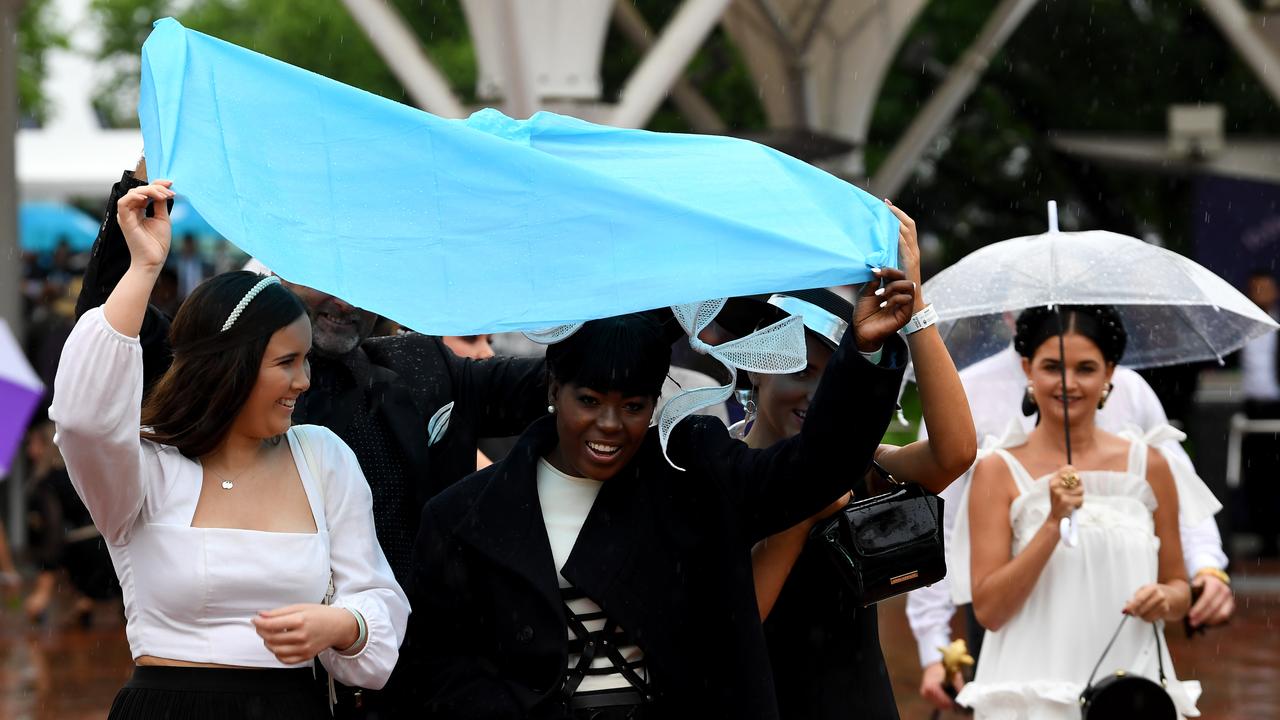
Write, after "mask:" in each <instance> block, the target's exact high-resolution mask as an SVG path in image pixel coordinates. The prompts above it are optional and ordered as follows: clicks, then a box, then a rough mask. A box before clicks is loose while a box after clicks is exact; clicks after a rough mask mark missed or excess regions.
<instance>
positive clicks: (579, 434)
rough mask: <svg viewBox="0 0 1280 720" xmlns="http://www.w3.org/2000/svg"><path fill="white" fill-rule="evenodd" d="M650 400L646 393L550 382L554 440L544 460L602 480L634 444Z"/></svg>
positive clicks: (645, 425)
mask: <svg viewBox="0 0 1280 720" xmlns="http://www.w3.org/2000/svg"><path fill="white" fill-rule="evenodd" d="M655 400H656V398H653V397H650V396H648V395H624V394H623V393H622V392H620V391H617V390H614V391H610V392H603V393H602V392H597V391H595V390H592V389H590V388H587V387H582V386H580V385H574V384H573V383H564V384H560V383H553V384H552V386H551V404H552V405H553V406H555V418H556V432H557V433H558V434H559V436H560V442H559V444H558V445H557V446H556V449H555V450H553V451H552V452H551V454H550V455H548V456H547V460H549V461H550V462H551V464H552V465H554V466H555V468H556V469H557V470H559V471H561V472H563V473H565V474H567V475H572V476H574V477H585V478H590V479H592V480H608V479H609V478H611V477H613V476H614V475H617V474H618V472H619V471H620V470H622V468H624V467H626V465H627V463H629V462H631V458H633V457H635V454H636V451H637V450H639V449H640V445H641V444H642V443H643V442H644V436H645V434H646V433H647V432H648V431H649V421H650V420H651V419H652V418H653V407H654V402H655Z"/></svg>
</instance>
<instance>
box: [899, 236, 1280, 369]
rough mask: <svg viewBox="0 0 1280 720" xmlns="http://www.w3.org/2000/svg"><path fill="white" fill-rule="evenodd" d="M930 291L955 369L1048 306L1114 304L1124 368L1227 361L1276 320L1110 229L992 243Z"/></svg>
mask: <svg viewBox="0 0 1280 720" xmlns="http://www.w3.org/2000/svg"><path fill="white" fill-rule="evenodd" d="M924 293H925V296H926V297H927V298H929V301H930V302H932V303H933V305H934V308H935V309H936V310H937V312H938V317H939V319H940V323H939V329H940V331H941V333H942V338H943V340H944V341H945V342H946V344H947V349H948V350H949V351H950V352H951V357H952V358H953V359H954V360H955V363H956V367H965V366H968V365H971V364H973V363H975V362H977V361H979V360H981V359H983V358H985V357H988V356H990V355H994V354H995V353H997V352H999V351H1001V350H1003V349H1004V348H1006V347H1008V346H1009V343H1010V341H1011V339H1012V337H1013V330H1012V327H1013V319H1014V317H1016V315H1017V313H1018V312H1019V311H1021V310H1023V309H1025V308H1029V307H1036V306H1045V305H1114V306H1115V307H1116V309H1117V310H1119V312H1120V315H1121V317H1122V319H1123V320H1124V326H1125V330H1126V331H1127V332H1128V335H1129V341H1128V344H1127V346H1126V348H1125V354H1124V360H1123V362H1124V364H1125V365H1126V366H1129V367H1134V368H1141V367H1154V366H1158V365H1170V364H1173V363H1184V362H1196V361H1202V360H1218V361H1221V360H1222V358H1223V357H1225V356H1226V355H1228V354H1230V353H1232V352H1234V351H1236V350H1238V349H1240V348H1241V347H1243V346H1244V345H1245V343H1247V342H1249V341H1250V340H1252V339H1253V338H1255V337H1258V336H1259V335H1263V334H1265V333H1268V332H1272V331H1274V330H1275V329H1276V328H1277V324H1276V322H1275V321H1274V320H1272V319H1271V318H1270V317H1269V316H1268V315H1267V314H1266V313H1264V312H1262V310H1260V309H1258V307H1257V306H1256V305H1254V304H1253V303H1252V302H1250V301H1249V299H1248V298H1246V297H1245V296H1244V295H1243V294H1241V293H1240V292H1239V291H1238V290H1236V289H1235V288H1233V287H1231V285H1230V284H1228V283H1227V282H1226V281H1225V280H1223V279H1222V278H1220V277H1218V276H1217V275H1215V274H1213V273H1212V272H1210V271H1209V270H1207V269H1206V268H1204V267H1203V266H1201V265H1199V264H1197V263H1195V262H1194V261H1192V260H1190V259H1188V258H1186V257H1183V256H1182V255H1179V254H1177V253H1174V252H1171V251H1169V250H1165V249H1164V248H1160V247H1156V246H1155V245H1151V244H1150V243H1145V242H1143V241H1141V240H1139V239H1137V238H1133V237H1129V236H1127V235H1119V234H1117V233H1113V232H1105V231H1101V230H1093V231H1088V232H1049V233H1045V234H1043V235H1035V236H1031V237H1020V238H1014V239H1012V240H1005V241H1004V242H998V243H995V244H993V245H988V246H986V247H984V248H982V249H980V250H977V251H975V252H973V253H971V254H969V255H967V256H966V257H965V258H964V259H962V260H960V262H958V263H956V264H954V265H952V266H951V267H949V268H947V269H946V270H943V271H942V272H940V273H938V274H937V275H936V276H934V277H933V278H932V279H930V280H929V282H927V283H925V284H924Z"/></svg>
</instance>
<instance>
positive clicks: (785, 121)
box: [724, 0, 927, 180]
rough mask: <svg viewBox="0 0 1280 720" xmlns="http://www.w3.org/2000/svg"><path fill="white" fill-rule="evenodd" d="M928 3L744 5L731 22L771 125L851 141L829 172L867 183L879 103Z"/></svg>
mask: <svg viewBox="0 0 1280 720" xmlns="http://www.w3.org/2000/svg"><path fill="white" fill-rule="evenodd" d="M926 4H927V0H893V1H892V2H890V1H889V0H738V1H737V2H735V3H734V4H733V6H732V7H731V8H730V9H729V11H728V12H727V13H726V14H725V17H724V27H725V30H726V32H728V34H729V37H730V38H732V39H733V41H734V42H735V43H736V44H737V45H738V47H740V48H742V49H743V56H744V59H745V61H746V63H747V67H748V68H749V69H750V71H751V74H752V76H753V77H754V78H755V80H756V83H757V85H758V87H759V89H760V97H761V100H762V102H763V104H764V109H765V114H766V117H767V118H768V121H769V126H770V127H771V128H773V129H775V130H780V131H799V132H807V133H811V134H815V135H818V136H822V137H825V138H827V139H828V140H831V141H835V142H836V143H844V144H845V145H846V147H847V148H848V149H847V151H845V152H841V153H838V154H836V155H834V156H831V157H827V158H822V159H820V161H819V163H818V164H820V165H822V166H823V167H824V168H825V169H827V170H829V171H832V172H834V173H836V174H838V175H841V176H843V177H846V178H849V179H854V180H861V179H862V178H863V177H864V175H865V169H864V167H863V157H862V150H863V147H864V146H865V144H866V140H867V130H868V128H869V126H870V124H871V114H872V111H873V110H874V108H875V100H876V98H877V97H878V96H879V94H880V87H881V85H882V84H883V83H884V78H885V75H887V74H888V71H889V67H890V65H891V63H892V62H893V60H894V57H895V56H896V54H897V51H898V47H899V46H900V45H901V43H902V40H903V38H904V37H905V36H906V33H907V31H908V30H909V29H910V28H911V25H912V24H913V23H914V22H915V20H916V18H917V17H918V16H919V14H920V11H922V10H923V9H924V7H925V5H926Z"/></svg>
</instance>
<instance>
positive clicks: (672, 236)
mask: <svg viewBox="0 0 1280 720" xmlns="http://www.w3.org/2000/svg"><path fill="white" fill-rule="evenodd" d="M138 115H139V117H140V118H141V121H142V132H143V137H144V139H145V142H146V154H147V166H148V172H149V173H150V175H151V177H154V178H169V179H171V180H173V182H174V190H175V191H177V192H179V193H180V194H182V195H185V196H186V197H188V198H189V199H190V201H191V203H192V205H193V206H194V207H195V208H196V210H197V211H198V212H199V213H200V215H201V216H203V217H204V218H205V219H206V220H208V221H209V223H210V224H211V225H213V227H214V228H216V229H217V231H218V232H219V233H221V234H222V235H223V236H224V237H226V238H228V239H230V240H231V241H232V242H234V243H235V244H237V245H238V246H240V248H241V249H243V250H244V251H245V252H247V253H250V254H252V255H253V256H255V257H257V258H258V259H260V260H261V261H262V262H264V263H265V264H266V265H267V266H268V267H270V268H272V270H274V271H275V272H277V273H279V274H280V275H281V276H283V277H284V278H286V279H288V280H291V281H293V282H297V283H301V284H304V285H309V286H311V287H314V288H317V289H319V290H323V291H325V292H328V293H331V294H333V295H336V296H338V297H341V298H343V299H344V300H346V301H348V302H351V303H353V304H355V305H358V306H360V307H363V308H365V309H367V310H372V311H374V312H378V313H381V314H383V315H386V316H388V317H390V318H392V319H394V320H396V321H398V322H401V323H403V324H404V325H407V326H408V327H411V328H413V329H415V330H418V331H422V332H428V333H433V334H450V335H454V334H473V333H479V332H496V331H506V330H518V329H527V328H542V327H548V326H552V325H559V324H563V323H570V322H578V321H582V320H588V319H592V318H598V317H605V316H609V315H615V314H620V313H624V312H633V311H637V310H644V309H649V308H654V307H661V306H666V305H672V304H676V303H685V302H694V301H699V300H705V299H709V298H718V297H725V296H731V295H746V294H755V293H764V292H773V291H776V290H783V289H796V288H809V287H820V286H828V285H837V284H843V283H853V282H862V281H865V280H867V279H868V278H869V277H870V275H869V272H868V268H870V267H872V266H880V265H886V266H892V265H896V263H897V237H898V223H897V219H896V218H895V217H894V216H893V214H892V213H890V212H889V211H888V209H887V208H886V207H885V206H884V204H883V203H882V202H881V201H879V200H877V199H876V198H874V197H872V196H870V195H868V194H866V193H864V192H862V191H861V190H859V189H857V188H855V187H854V186H853V185H850V184H848V183H846V182H844V181H842V180H839V179H838V178H835V177H833V176H831V175H829V174H827V173H825V172H822V171H820V170H818V169H816V168H814V167H812V166H810V165H808V164H806V163H803V162H801V161H799V160H796V159H794V158H791V157H789V156H786V155H784V154H782V153H779V152H776V151H774V150H772V149H770V148H767V147H764V146H762V145H758V144H756V143H752V142H748V141H745V140H739V139H734V138H726V137H718V136H704V135H680V134H667V133H654V132H647V131H643V130H626V129H619V128H612V127H606V126H601V125H595V124H592V123H588V122H584V121H581V120H576V119H573V118H568V117H563V116H559V115H555V114H551V113H539V114H537V115H535V116H533V117H532V118H530V119H528V120H523V121H517V120H512V119H510V118H507V117H506V116H504V115H502V114H501V113H499V112H496V111H494V110H484V111H481V112H478V113H476V114H475V115H473V116H472V117H471V118H470V119H468V120H465V121H462V120H445V119H442V118H438V117H435V116H433V115H431V114H429V113H425V112H422V111H420V110H416V109H414V108H411V107H408V106H406V105H403V104H400V103H397V102H394V101H391V100H387V99H385V98H381V97H378V96H375V95H371V94H369V93H366V92H363V91H361V90H357V89H355V88H352V87H349V86H346V85H343V84H341V83H338V82H336V81H333V80H330V79H328V78H325V77H321V76H319V75H316V74H314V73H310V72H307V71H305V70H302V69H300V68H296V67H293V66H290V65H287V64H285V63H282V62H279V61H276V60H273V59H271V58H267V57H264V56H262V55H259V54H257V53H254V52H251V51H249V50H245V49H243V48H240V47H237V46H235V45H231V44H229V43H226V42H222V41H220V40H217V39H215V38H212V37H209V36H207V35H203V34H201V33H198V32H194V31H191V30H187V29H186V28H184V27H183V26H182V25H181V24H179V23H178V22H177V21H176V20H173V19H171V18H166V19H164V20H160V21H158V22H157V23H156V24H155V28H154V30H153V31H152V33H151V36H150V38H148V40H147V42H146V44H145V45H143V48H142V93H141V99H140V101H139V106H138Z"/></svg>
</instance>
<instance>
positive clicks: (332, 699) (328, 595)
mask: <svg viewBox="0 0 1280 720" xmlns="http://www.w3.org/2000/svg"><path fill="white" fill-rule="evenodd" d="M307 435H308V433H306V432H302V431H300V430H299V429H298V428H294V429H293V436H294V437H296V438H298V447H300V448H302V462H303V464H305V465H306V466H307V472H309V473H311V477H312V479H314V480H315V481H316V482H315V486H316V492H318V493H320V509H321V511H323V510H324V508H325V504H324V480H323V479H322V478H321V477H320V465H319V464H318V463H316V458H315V455H313V454H312V453H311V441H310V440H309V439H308V438H307ZM325 525H328V519H327V518H326V520H325ZM336 592H337V588H335V587H334V586H333V568H332V567H330V568H329V587H328V588H327V589H326V590H325V592H324V604H325V605H332V604H333V596H334V594H335V593H336ZM319 662H320V656H319V655H317V656H316V658H315V660H314V661H313V664H312V666H311V673H312V675H313V676H314V675H315V672H316V669H315V666H316V664H319ZM325 675H327V676H328V677H329V683H328V685H329V715H330V716H333V715H334V710H333V708H334V707H335V706H336V705H337V704H338V688H337V687H336V686H335V684H334V681H333V673H330V672H326V673H325Z"/></svg>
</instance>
